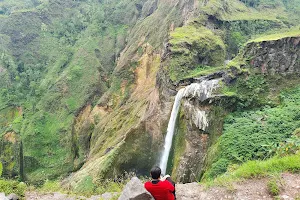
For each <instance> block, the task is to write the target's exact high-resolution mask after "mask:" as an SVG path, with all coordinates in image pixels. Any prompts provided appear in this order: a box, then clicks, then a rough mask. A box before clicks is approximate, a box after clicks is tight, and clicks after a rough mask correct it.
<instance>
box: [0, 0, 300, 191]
mask: <svg viewBox="0 0 300 200" xmlns="http://www.w3.org/2000/svg"><path fill="white" fill-rule="evenodd" d="M299 5H300V2H299V0H291V1H285V0H282V1H281V0H276V1H267V0H255V1H254V0H249V1H238V0H234V1H231V2H230V3H229V2H228V1H225V0H201V1H198V0H168V1H157V0H134V1H129V0H122V1H117V0H113V1H96V0H90V1H71V0H64V1H60V0H39V1H38V0H28V1H13V2H12V1H9V0H4V1H1V2H0V7H1V9H0V17H1V21H0V41H1V47H0V48H1V57H0V59H1V64H0V116H1V119H0V131H1V132H0V134H1V140H0V142H1V146H0V159H1V162H2V163H3V165H4V176H6V177H20V178H21V179H26V180H28V181H31V182H35V183H39V182H40V181H43V180H45V179H55V178H58V177H60V176H62V177H66V176H67V175H68V174H70V173H71V172H74V173H72V174H71V176H69V177H68V179H66V182H67V183H70V185H71V186H74V187H75V188H76V187H77V186H78V185H80V183H81V184H83V183H86V182H89V181H91V182H93V181H96V180H102V179H104V178H111V177H114V176H117V175H120V174H122V173H123V172H124V171H134V172H136V173H137V174H143V175H144V174H148V170H149V168H150V167H151V166H152V165H153V164H155V163H157V162H158V159H159V156H160V152H161V150H162V148H163V140H164V135H165V131H166V128H167V123H168V119H169V115H170V112H171V108H172V103H173V96H174V95H175V94H176V91H177V90H178V88H179V87H181V86H184V85H187V84H189V83H191V82H193V81H195V80H196V79H193V78H195V77H196V78H199V77H203V76H206V75H210V76H208V77H210V78H216V77H219V78H220V77H223V78H224V77H225V81H224V82H225V86H224V88H225V89H224V91H222V92H223V93H222V96H226V97H225V98H219V99H216V100H213V103H212V104H211V103H208V104H209V105H204V106H205V108H207V110H210V111H213V112H211V113H214V115H211V118H213V117H214V116H216V115H217V117H220V118H215V119H216V120H214V121H212V122H211V124H210V127H209V129H208V130H206V131H204V132H203V130H199V129H195V127H194V125H193V124H192V123H190V122H189V118H188V117H187V116H189V113H188V111H187V109H184V108H183V109H182V112H181V117H180V119H179V129H178V134H177V139H176V138H175V141H174V144H175V146H174V149H173V157H172V159H170V160H169V162H170V163H169V171H170V172H171V171H173V175H174V176H176V177H177V180H178V181H183V182H187V181H193V180H196V179H199V178H200V177H201V175H202V174H203V172H204V171H203V169H204V168H206V169H208V170H209V169H210V168H211V165H213V163H212V162H215V161H216V162H218V161H217V160H216V159H217V158H215V159H212V160H210V162H211V163H210V162H208V160H207V159H206V160H205V159H204V158H205V157H206V151H208V152H210V151H212V150H211V149H209V147H210V146H211V145H213V146H212V147H214V145H215V144H218V143H216V141H217V139H218V136H219V135H221V134H222V131H223V119H224V116H225V115H226V114H227V113H228V112H231V111H233V110H236V109H237V110H238V109H255V108H257V107H261V106H263V105H269V106H272V107H273V106H275V105H276V106H277V105H279V103H278V102H276V97H274V99H272V98H271V100H270V101H272V102H271V103H269V102H268V101H269V99H268V98H261V95H263V96H264V97H265V96H268V95H269V96H272V95H274V96H278V95H279V93H280V92H281V89H288V88H289V86H291V85H297V84H299V82H298V78H297V76H296V75H295V77H294V76H291V78H290V76H289V75H288V76H282V75H285V74H286V72H292V73H298V72H299V70H298V69H299V62H298V61H299V59H298V58H299V41H298V40H297V38H298V37H295V38H292V37H291V36H299V32H298V31H299V28H298V27H296V26H297V25H299V24H298V23H299V17H300V15H299V12H300V8H299ZM291 27H294V28H293V29H292V32H294V33H293V35H288V36H289V37H288V38H286V39H282V40H280V38H282V37H283V38H284V37H286V36H287V35H284V34H283V35H282V36H279V38H276V41H275V42H272V41H271V42H265V41H266V40H267V39H264V37H263V36H261V35H269V34H270V33H274V32H283V31H282V30H285V31H286V30H289V29H290V28H291ZM295 27H296V28H295ZM258 35H259V37H260V38H261V39H258V40H254V39H255V38H258ZM270 37H272V38H273V37H274V36H270ZM250 39H252V40H254V41H253V42H252V43H251V42H250V43H248V44H247V45H246V47H245V51H243V52H242V53H241V54H239V55H238V56H237V57H236V58H235V59H234V60H233V61H232V62H231V63H229V65H228V66H229V67H231V68H230V70H229V69H228V68H227V67H226V66H225V64H224V63H225V61H226V60H231V59H232V58H234V57H235V56H236V55H237V53H238V51H239V50H240V49H241V47H242V46H243V45H244V44H245V43H246V42H247V41H248V40H250ZM278 39H279V40H278ZM261 41H262V42H261ZM297 41H298V43H297ZM258 46H259V48H257V47H258ZM281 46H284V47H286V50H284V51H282V50H279V49H280V47H281ZM265 51H270V53H269V54H267V55H264V52H265ZM283 55H288V58H287V59H288V61H289V63H290V64H289V65H283V64H282V63H285V61H283V60H281V59H279V58H282V57H283ZM274 57H275V58H274ZM276 58H278V59H279V60H278V59H276ZM266 60H268V62H267V63H264V62H265V61H266ZM249 61H250V63H249ZM292 65H293V67H292V68H291V67H290V66H292ZM250 68H251V69H250ZM254 68H260V69H262V70H263V72H262V73H261V72H259V73H258V72H255V70H254ZM278 68H280V70H278ZM220 71H221V73H215V72H220ZM269 72H270V74H272V73H273V72H274V73H277V75H278V76H276V77H275V78H277V79H276V80H278V79H279V80H280V83H281V84H280V87H279V89H278V90H276V88H275V87H274V86H272V84H274V85H275V83H276V81H272V80H271V81H270V83H269V84H270V87H268V90H269V91H271V92H270V93H260V92H258V94H257V95H258V97H257V98H256V96H255V98H253V99H251V100H249V99H247V98H249V97H251V96H253V94H255V95H256V92H254V93H253V92H252V91H249V92H248V93H246V94H244V93H243V92H242V91H240V90H239V87H243V86H244V85H246V86H247V87H249V90H251V89H253V87H254V88H255V89H256V91H261V90H264V89H265V88H264V87H261V84H263V83H265V82H268V81H269V79H273V78H274V77H272V76H268V74H269ZM214 73H215V74H214ZM255 73H258V74H259V75H258V76H256V75H255V76H254V75H252V74H255ZM211 74H213V75H211ZM264 74H266V75H264ZM239 76H241V77H244V78H245V80H250V81H247V82H246V83H244V82H242V81H237V84H241V86H240V85H237V86H236V85H234V84H232V85H231V84H227V83H233V82H235V80H236V77H239ZM252 76H254V77H255V78H254V82H255V84H259V86H257V85H254V86H252V85H249V84H251V83H252V82H251V80H252V79H251V78H252ZM258 79H259V80H258ZM238 80H240V79H238ZM226 81H227V82H226ZM240 82H241V83H240ZM243 84H244V85H243ZM256 86H257V87H256ZM281 86H282V87H281ZM273 90H275V91H273ZM292 91H294V90H292ZM295 91H296V90H295ZM235 93H236V95H233V94H235ZM292 93H293V92H292ZM229 94H230V95H229ZM282 94H285V93H282ZM228 102H229V103H228ZM202 106H203V105H202ZM231 106H232V107H231ZM200 107H201V106H200ZM210 108H211V109H210ZM266 109H270V112H273V111H271V110H272V109H271V108H266ZM274 109H275V108H274ZM245 112H247V111H245ZM266 112H269V110H268V111H266ZM274 112H275V111H274ZM284 112H285V111H284ZM297 112H298V111H297ZM233 115H234V117H238V116H235V114H233ZM236 115H238V114H236ZM181 119H184V120H181ZM227 121H228V120H227ZM226 123H227V122H225V127H226ZM292 128H298V127H294V126H293V127H290V129H292ZM225 131H226V129H225ZM290 131H292V130H290ZM289 134H290V132H289V133H286V134H285V135H286V136H288V135H289ZM199 135H200V138H198V139H199V140H197V141H206V143H205V145H204V146H203V145H202V146H201V148H203V151H202V154H203V155H202V154H201V156H203V157H201V158H199V160H198V159H194V157H193V156H198V155H199V154H198V153H196V154H190V152H198V151H200V150H199V145H198V144H197V145H198V146H197V145H195V146H193V145H192V144H193V140H194V139H195V138H194V136H195V137H199ZM224 135H225V134H224ZM224 137H225V136H224ZM178 138H179V139H178ZM183 138H184V139H183ZM282 139H285V138H282ZM220 140H221V139H220ZM276 142H278V141H276ZM185 147H191V148H185ZM212 147H211V148H212ZM197 148H198V149H197ZM187 149H188V151H186V150H187ZM201 150H202V149H201ZM190 155H193V156H190ZM192 159H194V161H195V162H194V163H193V165H194V164H195V166H189V165H188V163H189V161H190V160H192ZM228 164H229V162H228V163H227V165H228ZM226 167H227V166H226ZM171 168H172V169H171ZM224 168H225V167H224ZM184 169H187V172H184V173H181V172H182V170H184ZM222 170H223V171H224V169H222ZM178 174H182V177H179V176H178Z"/></svg>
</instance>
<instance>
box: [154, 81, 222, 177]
mask: <svg viewBox="0 0 300 200" xmlns="http://www.w3.org/2000/svg"><path fill="white" fill-rule="evenodd" d="M218 83H219V80H218V79H215V80H209V81H208V80H204V81H202V82H201V83H192V84H191V85H189V86H187V87H186V88H183V89H180V90H179V91H178V93H177V95H176V97H175V101H174V105H173V108H172V112H171V117H170V120H169V124H168V129H167V135H166V138H165V145H164V151H163V154H162V157H161V159H160V165H159V166H160V168H161V172H162V174H164V175H165V174H166V170H167V164H168V159H169V154H170V150H171V146H172V141H173V136H174V130H175V125H176V118H177V115H178V112H179V108H180V101H181V99H182V98H183V97H186V98H192V97H194V98H198V99H199V100H200V101H204V100H206V99H207V98H209V97H211V94H212V92H213V90H214V89H215V88H216V87H217V86H218ZM203 112H204V111H203ZM204 114H205V112H204ZM201 116H202V117H199V118H198V119H197V120H198V124H208V122H207V119H206V117H203V116H204V115H203V114H202V115H201ZM199 120H200V121H199ZM198 128H200V127H198Z"/></svg>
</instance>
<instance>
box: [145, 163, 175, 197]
mask: <svg viewBox="0 0 300 200" xmlns="http://www.w3.org/2000/svg"><path fill="white" fill-rule="evenodd" d="M150 175H151V177H152V181H148V182H146V183H145V185H144V186H145V188H146V190H147V191H148V192H150V194H151V195H152V196H153V197H154V199H155V200H174V199H175V183H174V182H173V181H172V180H171V178H170V176H169V175H167V176H165V177H163V178H160V175H161V169H160V168H159V167H157V166H155V167H153V168H152V169H151V172H150Z"/></svg>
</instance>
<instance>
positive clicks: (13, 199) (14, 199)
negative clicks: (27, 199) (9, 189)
mask: <svg viewBox="0 0 300 200" xmlns="http://www.w3.org/2000/svg"><path fill="white" fill-rule="evenodd" d="M7 199H9V200H19V199H20V198H19V197H18V195H16V194H14V193H11V194H10V195H8V196H7Z"/></svg>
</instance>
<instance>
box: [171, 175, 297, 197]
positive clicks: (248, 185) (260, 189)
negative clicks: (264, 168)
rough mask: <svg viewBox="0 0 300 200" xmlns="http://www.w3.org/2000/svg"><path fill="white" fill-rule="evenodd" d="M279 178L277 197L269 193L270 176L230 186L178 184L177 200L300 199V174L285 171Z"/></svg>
mask: <svg viewBox="0 0 300 200" xmlns="http://www.w3.org/2000/svg"><path fill="white" fill-rule="evenodd" d="M279 180H280V183H279V184H278V185H279V187H280V194H279V195H278V196H277V197H273V196H272V195H270V194H269V190H268V187H267V185H268V178H262V179H250V180H246V181H243V182H238V183H234V184H233V185H232V186H230V187H229V188H224V187H212V188H209V189H205V188H204V187H203V186H201V185H199V184H197V183H188V184H178V185H177V186H176V191H177V194H178V195H177V200H199V199H206V200H215V199H218V200H223V199H224V200H225V199H226V200H229V199H230V200H231V199H232V200H263V199H264V200H271V199H283V200H300V174H290V173H283V174H282V175H281V178H280V179H279Z"/></svg>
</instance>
